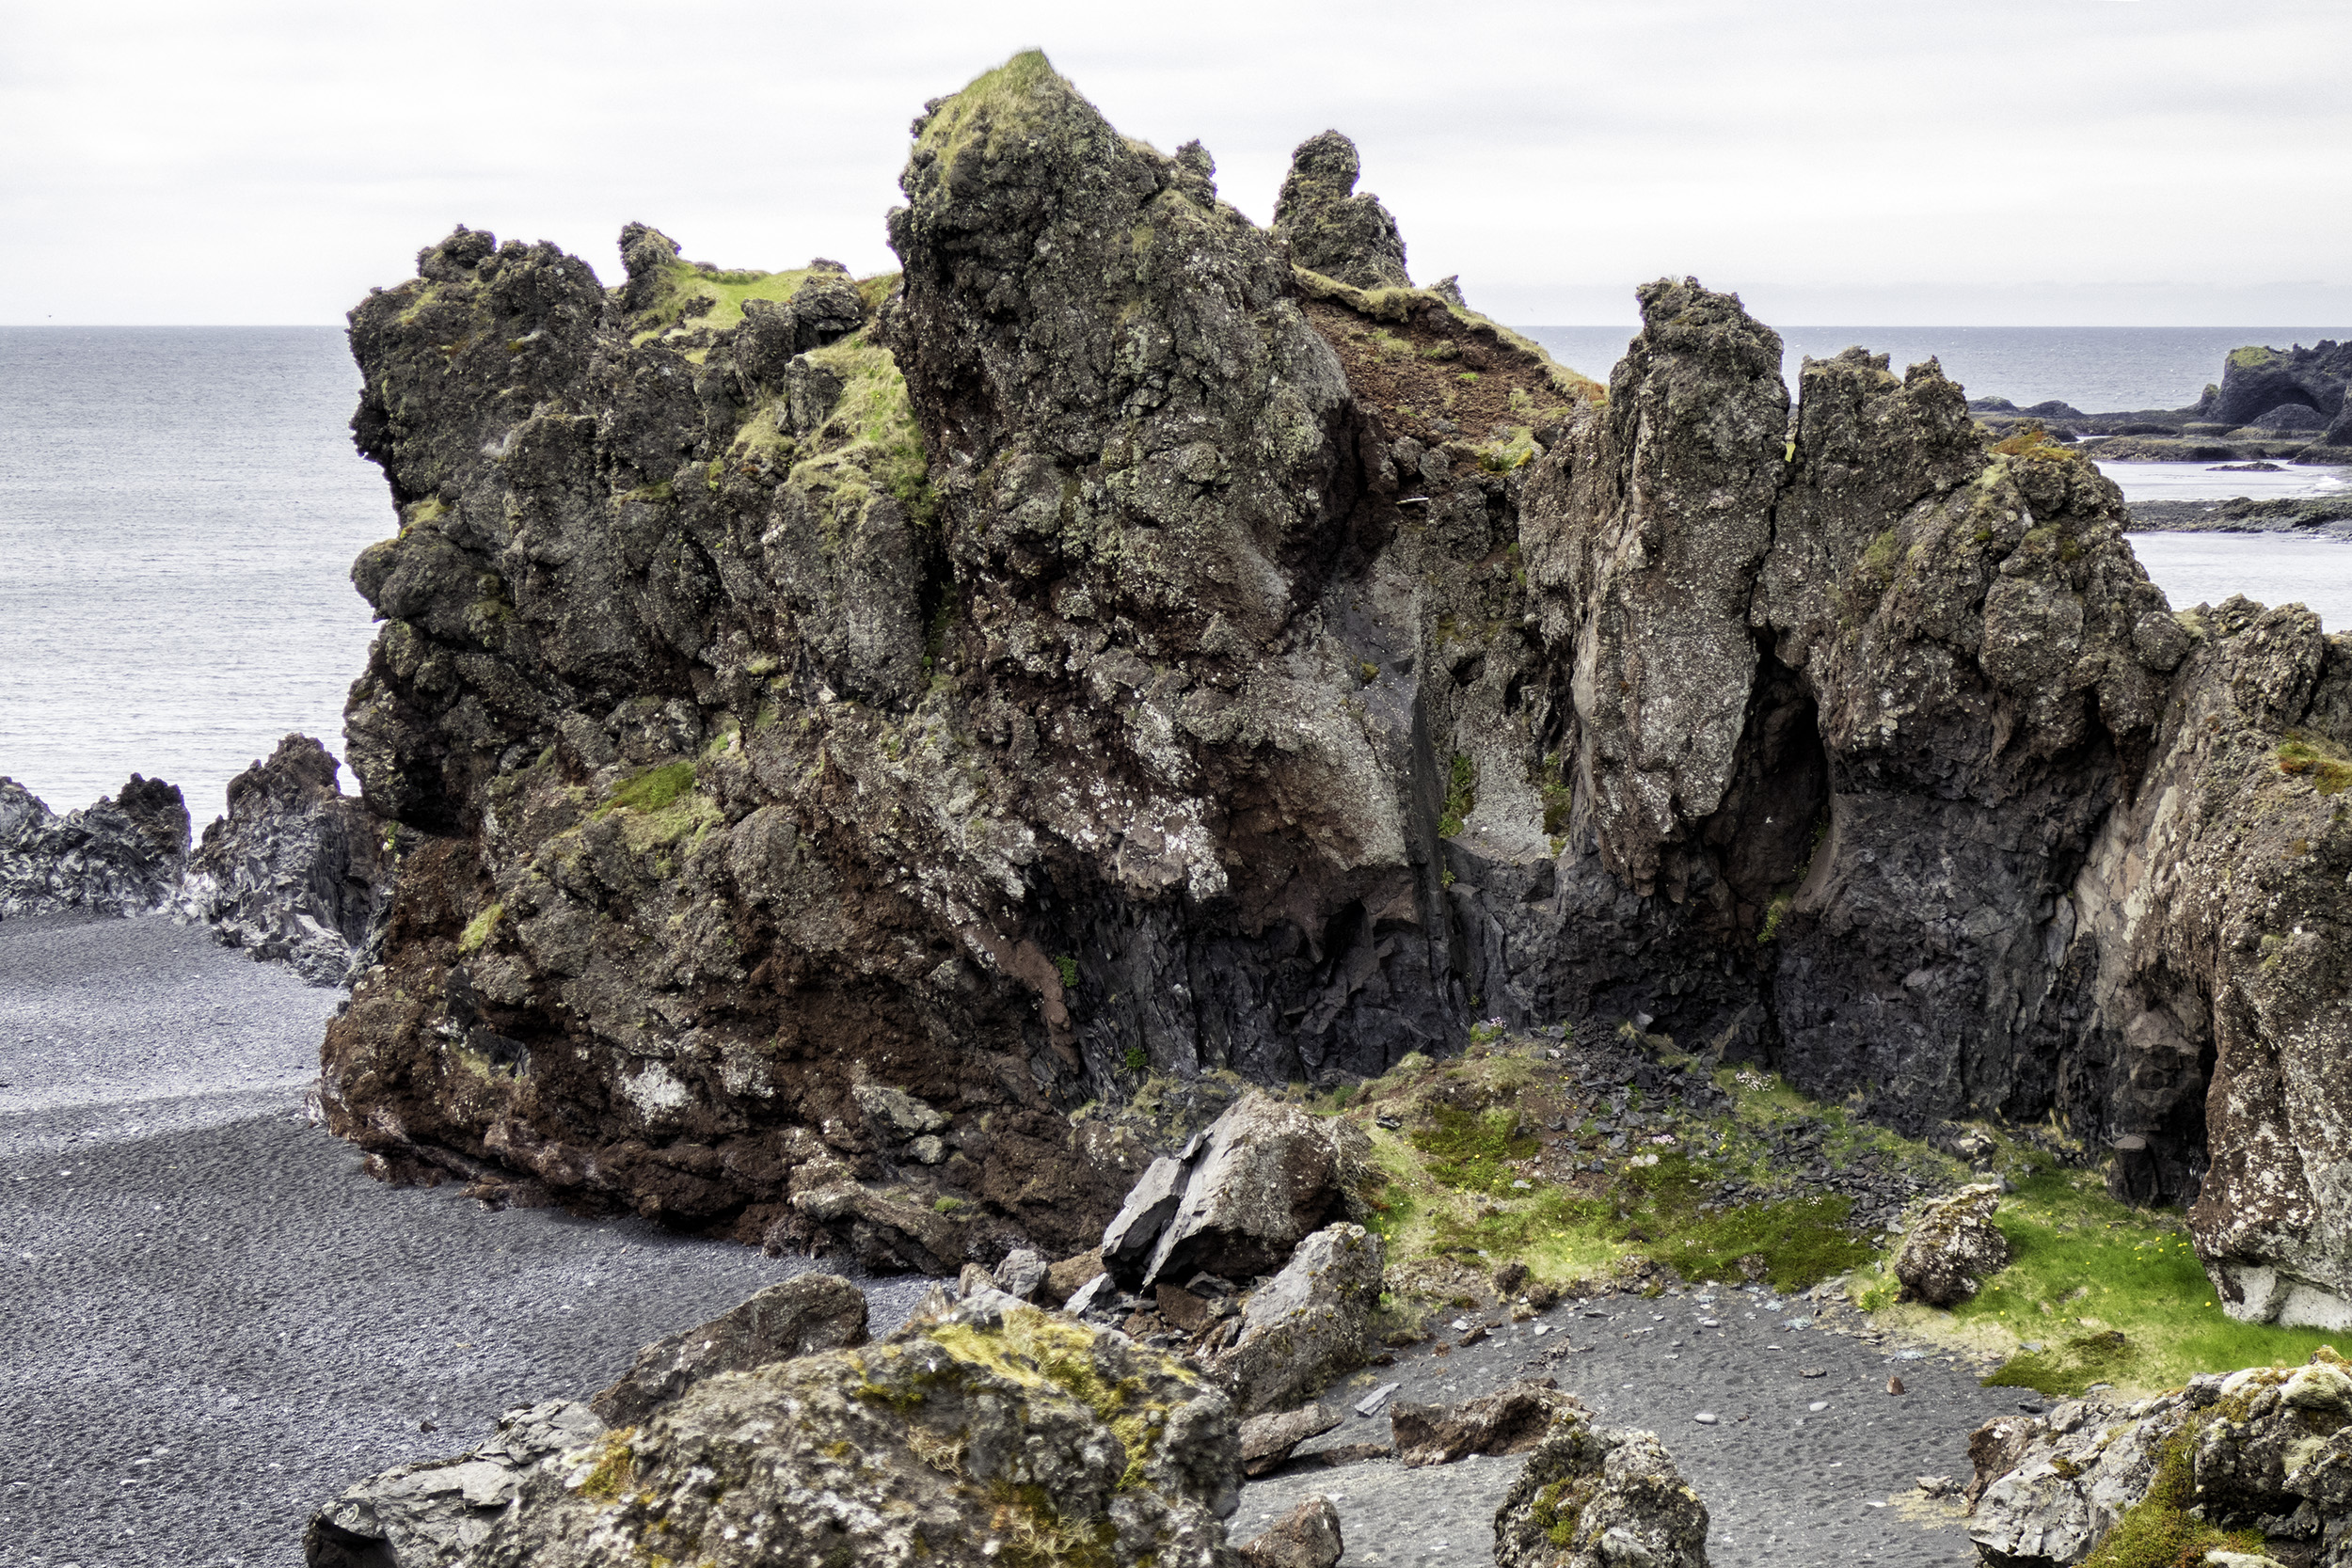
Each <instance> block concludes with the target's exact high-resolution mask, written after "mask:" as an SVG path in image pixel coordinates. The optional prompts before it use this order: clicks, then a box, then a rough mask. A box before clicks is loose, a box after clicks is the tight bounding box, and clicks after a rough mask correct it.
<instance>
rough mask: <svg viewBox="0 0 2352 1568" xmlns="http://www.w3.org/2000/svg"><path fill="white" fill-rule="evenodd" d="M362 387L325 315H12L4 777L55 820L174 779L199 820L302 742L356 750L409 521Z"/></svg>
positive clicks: (0, 705)
mask: <svg viewBox="0 0 2352 1568" xmlns="http://www.w3.org/2000/svg"><path fill="white" fill-rule="evenodd" d="M358 399H359V373H358V370H357V369H355V368H354V366H353V365H352V362H351V355H350V351H349V350H348V349H347V348H346V347H345V346H344V343H343V335H342V331H341V330H340V329H338V328H335V327H328V326H298V327H8V328H0V773H6V774H8V775H11V776H13V777H14V778H15V779H16V780H17V781H18V782H19V783H20V784H24V785H25V786H26V787H27V788H29V789H31V790H32V791H33V793H34V794H36V795H38V796H40V798H41V799H42V800H45V801H47V802H48V803H49V805H50V806H51V807H52V808H54V809H56V810H57V811H65V810H68V809H71V808H72V807H75V806H84V805H87V804H89V802H90V801H92V800H96V799H97V798H98V797H99V796H101V795H108V794H112V793H113V792H114V791H116V790H117V789H119V788H120V787H121V785H122V783H123V781H124V780H125V779H127V778H128V777H129V776H130V775H131V774H132V773H134V772H140V773H145V774H147V775H148V776H150V777H155V776H158V775H160V776H161V777H163V778H166V779H168V780H169V781H170V782H172V783H173V784H178V785H180V786H181V789H182V790H183V793H184V794H185V795H186V797H187V801H188V811H189V815H190V816H193V817H195V819H196V822H197V825H198V826H199V828H200V827H201V826H202V825H203V824H204V823H206V822H208V821H210V820H211V819H212V818H213V817H214V816H217V815H218V814H219V813H220V812H221V811H222V810H224V809H225V807H224V795H223V789H224V786H225V785H226V784H228V782H229V780H230V777H231V776H233V775H234V774H235V773H236V772H237V771H238V770H239V769H241V768H244V767H245V766H246V764H247V763H249V762H252V761H253V760H254V759H256V758H257V757H260V756H262V755H265V754H267V753H268V752H269V751H270V750H271V749H272V748H273V747H275V746H276V745H277V743H278V739H279V737H281V736H285V735H287V734H288V733H290V732H293V731H297V730H298V731H301V732H303V733H305V734H308V735H312V736H317V737H319V738H320V739H322V740H324V741H326V745H327V749H328V750H329V751H331V752H334V753H335V754H336V755H337V756H338V757H340V756H341V755H342V749H343V747H342V705H343V695H344V692H345V691H346V689H348V688H349V687H350V685H351V682H352V679H353V678H354V677H355V676H357V675H358V673H359V672H360V670H361V669H362V668H364V667H365V665H366V662H367V648H368V641H369V638H370V636H371V635H372V631H373V627H372V626H371V625H370V621H369V611H368V607H367V604H366V602H365V601H364V600H362V599H361V598H360V597H359V596H358V594H356V593H355V592H353V590H352V587H351V582H350V576H349V574H350V568H351V562H352V558H353V557H354V556H356V555H358V553H359V551H360V549H361V548H362V547H363V546H366V545H367V544H368V543H369V542H370V541H372V540H375V539H380V538H382V537H384V536H385V535H387V534H389V533H390V532H391V531H392V530H393V528H394V526H395V524H396V521H397V520H396V519H395V518H394V516H393V515H392V507H391V502H390V499H389V496H388V493H387V491H386V489H385V485H384V480H383V476H382V475H381V474H380V473H378V472H377V470H376V468H375V467H374V466H373V464H370V463H367V462H365V461H364V460H362V459H361V458H360V456H359V454H358V452H357V451H354V450H353V449H352V445H351V435H350V432H349V430H348V429H347V428H346V421H347V420H349V419H350V418H351V411H352V409H353V407H354V406H355V405H356V404H358ZM342 784H343V787H344V789H345V790H355V789H356V787H357V785H356V784H355V782H354V781H353V780H352V779H351V778H350V776H349V775H348V774H345V775H344V777H343V779H342Z"/></svg>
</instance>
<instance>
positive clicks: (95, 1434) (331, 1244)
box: [0, 917, 928, 1568]
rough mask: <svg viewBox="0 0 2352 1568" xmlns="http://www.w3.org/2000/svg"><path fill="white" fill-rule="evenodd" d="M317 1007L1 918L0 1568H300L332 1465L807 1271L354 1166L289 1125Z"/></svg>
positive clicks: (909, 1299) (899, 1284) (456, 1422)
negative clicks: (3, 1439) (308, 1525)
mask: <svg viewBox="0 0 2352 1568" xmlns="http://www.w3.org/2000/svg"><path fill="white" fill-rule="evenodd" d="M338 1000H339V993H338V992H335V991H332V990H317V989H313V988H311V987H310V986H306V985H304V984H303V983H302V982H301V981H300V980H299V979H298V978H296V977H295V976H294V974H291V973H290V972H288V971H287V970H285V969H282V968H280V967H278V966H277V965H273V964H256V963H254V962H253V961H252V960H251V959H250V958H246V957H245V956H244V955H242V954H239V953H234V952H230V951H229V950H227V949H224V948H221V947H217V946H215V945H214V943H213V942H211V940H210V939H209V937H208V936H206V935H205V933H203V932H201V931H198V930H190V929H186V928H183V927H177V926H175V925H173V924H172V923H171V922H169V921H167V920H127V921H100V922H88V921H75V920H72V919H70V918H66V917H40V918H34V919H21V920H9V921H6V922H0V1083H5V1084H6V1085H8V1087H6V1088H5V1089H0V1097H4V1098H0V1263H4V1264H5V1266H0V1432H6V1433H8V1445H9V1447H8V1452H9V1458H8V1464H7V1465H5V1466H0V1565H5V1568H68V1565H78V1568H148V1565H152V1568H299V1565H300V1563H301V1561H302V1527H303V1524H304V1522H305V1520H307V1519H308V1518H309V1516H310V1511H311V1510H313V1509H315V1508H316V1507H318V1506H319V1504H321V1503H322V1502H325V1501H326V1499H327V1498H328V1497H333V1496H334V1495H335V1494H336V1493H338V1492H340V1491H342V1488H343V1487H345V1486H346V1485H348V1484H350V1483H351V1482H352V1481H358V1480H359V1479H360V1478H362V1477H364V1476H368V1475H373V1473H375V1472H376V1471H378V1470H381V1469H385V1468H387V1467H389V1466H390V1465H399V1464H403V1463H405V1462H406V1461H408V1460H412V1459H424V1458H431V1457H437V1456H441V1455H446V1454H453V1453H455V1452H457V1451H459V1450H460V1449H466V1448H469V1447H470V1446H471V1445H473V1444H474V1443H476V1442H479V1441H480V1440H481V1439H482V1438H483V1437H485V1436H486V1435H487V1434H488V1433H489V1431H490V1427H491V1423H492V1422H493V1420H494V1419H495V1418H496V1417H497V1416H498V1414H499V1413H500V1412H501V1410H504V1409H506V1408H508V1407H509V1406H512V1405H516V1404H522V1403H526V1402H532V1401H535V1400H540V1399H545V1398H548V1397H552V1396H569V1397H573V1398H582V1399H584V1398H586V1397H587V1396H588V1395H590V1394H592V1393H594V1392H595V1391H596V1390H597V1389H598V1388H601V1387H603V1386H605V1385H606V1384H608V1383H610V1382H612V1379H613V1378H614V1377H616V1376H618V1375H619V1374H620V1373H621V1372H622V1371H624V1370H627V1369H628V1366H629V1364H630V1362H631V1360H632V1359H633V1358H634V1356H635V1354H636V1352H637V1349H638V1347H639V1346H640V1345H643V1344H645V1343H647V1342H649V1341H651V1340H654V1339H658V1338H661V1337H662V1336H664V1335H666V1334H670V1333H674V1332H675V1331H676V1330H677V1329H679V1328H681V1327H685V1326H687V1325H689V1324H691V1323H700V1322H702V1321H703V1320H705V1319H707V1318H709V1317H712V1316H714V1315H716V1314H717V1313H718V1312H721V1311H723V1310H724V1309H725V1308H727V1307H732V1306H734V1305H735V1304H736V1303H737V1302H739V1301H740V1300H741V1299H742V1298H743V1297H745V1296H747V1295H749V1294H751V1293H752V1291H755V1290H757V1289H759V1288H760V1287H761V1286H764V1285H770V1284H773V1283H774V1282H775V1281H776V1280H778V1279H780V1278H782V1277H784V1276H785V1275H788V1274H790V1273H793V1272H795V1271H796V1270H798V1269H803V1268H806V1267H808V1266H810V1265H808V1264H807V1263H805V1262H791V1261H783V1260H778V1259H770V1258H765V1257H763V1256H761V1255H760V1254H759V1253H758V1252H756V1251H755V1250H753V1249H751V1248H748V1247H740V1246H735V1245H731V1244H728V1243H709V1242H695V1241H691V1240H686V1239H682V1238H679V1237H675V1236H669V1235H665V1234H663V1233H662V1232H661V1231H660V1230H659V1229H657V1228H656V1227H652V1226H649V1225H645V1224H643V1223H641V1222H638V1221H635V1220H582V1219H575V1218H572V1217H570V1216H569V1215H566V1214H564V1213H561V1212H554V1211H547V1210H538V1211H521V1210H516V1211H509V1212H505V1213H491V1212H487V1211H485V1209H484V1208H483V1207H482V1206H481V1205H480V1204H478V1203H475V1202H473V1201H472V1200H470V1199H469V1198H465V1197H463V1196H460V1195H459V1192H458V1189H457V1188H456V1187H455V1186H454V1185H451V1186H444V1187H440V1188H437V1189H431V1190H420V1189H415V1188H406V1189H403V1188H394V1187H387V1186H385V1185H383V1184H382V1183H380V1182H377V1181H373V1180H370V1179H368V1178H367V1177H366V1176H364V1175H362V1174H360V1172H359V1168H358V1167H359V1161H358V1154H357V1152H356V1151H355V1150H353V1149H352V1148H350V1147H349V1146H348V1145H345V1144H342V1143H340V1142H338V1141H337V1140H335V1139H334V1138H331V1137H329V1136H328V1135H327V1134H326V1132H323V1131H321V1130H319V1129H317V1128H315V1127H312V1126H310V1124H309V1123H308V1121H307V1120H306V1119H305V1117H303V1114H302V1100H303V1092H304V1088H305V1086H306V1085H308V1084H309V1082H310V1080H311V1079H312V1078H314V1077H315V1076H316V1074H317V1071H318V1043H319V1035H320V1032H321V1030H322V1029H323V1027H324V1025H325V1023H326V1017H327V1014H328V1013H329V1012H330V1011H331V1010H332V1009H333V1007H334V1006H335V1004H336V1002H337V1001H338ZM927 1288H928V1282H927V1281H922V1280H912V1279H910V1280H903V1281H899V1280H894V1281H890V1282H888V1283H887V1284H886V1285H885V1286H882V1287H878V1288H876V1289H875V1290H873V1291H869V1292H868V1293H869V1297H871V1299H872V1301H873V1320H874V1324H875V1328H876V1331H877V1332H880V1331H881V1330H882V1329H883V1328H885V1327H887V1326H889V1325H890V1324H892V1323H897V1322H898V1321H901V1320H902V1319H903V1318H904V1317H905V1315H906V1312H907V1310H908V1308H909V1307H911V1306H912V1305H913V1303H914V1299H915V1298H916V1297H918V1296H919V1295H920V1294H921V1292H922V1291H924V1290H925V1289H927ZM426 1422H431V1423H432V1425H433V1428H434V1430H432V1431H425V1430H422V1428H423V1426H424V1423H426Z"/></svg>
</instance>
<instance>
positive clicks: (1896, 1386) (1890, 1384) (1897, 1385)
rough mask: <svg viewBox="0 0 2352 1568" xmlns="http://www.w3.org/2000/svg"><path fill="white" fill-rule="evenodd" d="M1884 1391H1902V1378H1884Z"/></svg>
mask: <svg viewBox="0 0 2352 1568" xmlns="http://www.w3.org/2000/svg"><path fill="white" fill-rule="evenodd" d="M1886 1391H1887V1392H1888V1393H1890V1394H1899V1393H1901V1392H1902V1391H1903V1380H1902V1379H1901V1378H1899V1377H1890V1378H1888V1379H1887V1380H1886Z"/></svg>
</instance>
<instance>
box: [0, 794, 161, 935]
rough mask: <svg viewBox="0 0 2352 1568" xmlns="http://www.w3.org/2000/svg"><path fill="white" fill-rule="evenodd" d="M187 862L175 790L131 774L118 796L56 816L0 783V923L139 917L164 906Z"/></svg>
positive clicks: (45, 807)
mask: <svg viewBox="0 0 2352 1568" xmlns="http://www.w3.org/2000/svg"><path fill="white" fill-rule="evenodd" d="M187 859H188V808H187V803H186V802H185V801H184V800H182V799H181V798H180V790H179V787H178V786H177V785H175V784H166V783H164V781H163V780H161V779H144V778H141V777H140V776H139V775H138V774H136V773H134V774H132V775H131V782H130V783H128V784H124V785H123V786H122V789H121V792H120V793H119V794H117V795H112V796H108V797H106V798H104V799H103V800H98V801H97V802H96V803H94V804H92V805H88V806H85V807H83V808H82V809H81V810H79V811H70V812H68V813H66V814H65V815H64V816H58V815H57V814H56V812H53V811H51V810H50V809H49V807H48V806H47V805H46V804H44V803H43V802H42V801H41V800H40V799H39V798H37V797H36V796H35V795H34V794H33V792H32V791H31V790H28V789H26V788H25V787H24V785H23V784H18V783H17V782H16V781H15V780H14V779H6V778H0V919H5V918H7V917H8V916H9V915H17V914H53V913H56V912H57V911H61V910H87V911H90V912H91V913H94V914H115V915H121V914H145V913H148V912H150V911H153V910H156V909H159V908H161V907H163V906H164V905H165V904H167V903H168V902H169V901H170V899H171V895H172V894H173V893H174V892H175V891H176V890H177V889H178V887H179V884H180V873H181V869H182V868H183V866H185V865H186V863H187Z"/></svg>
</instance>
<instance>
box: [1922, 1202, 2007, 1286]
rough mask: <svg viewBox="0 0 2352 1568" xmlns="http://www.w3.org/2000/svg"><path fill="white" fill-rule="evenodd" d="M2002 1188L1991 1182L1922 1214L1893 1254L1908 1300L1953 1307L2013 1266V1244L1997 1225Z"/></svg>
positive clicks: (1931, 1205)
mask: <svg viewBox="0 0 2352 1568" xmlns="http://www.w3.org/2000/svg"><path fill="white" fill-rule="evenodd" d="M2000 1201H2001V1189H2000V1188H1999V1186H1997V1185H1995V1184H1994V1183H1991V1182H1979V1183H1977V1184H1975V1185H1973V1186H1968V1187H1963V1188H1962V1189H1961V1190H1960V1191H1959V1192H1957V1193H1954V1194H1952V1195H1950V1196H1947V1197H1940V1198H1935V1199H1933V1200H1931V1202H1929V1203H1928V1204H1927V1206H1926V1207H1925V1208H1923V1209H1922V1210H1921V1211H1920V1212H1919V1217H1918V1218H1917V1219H1916V1220H1915V1221H1914V1222H1913V1223H1912V1226H1911V1229H1910V1231H1909V1232H1908V1233H1907V1234H1906V1235H1905V1236H1904V1237H1903V1244H1902V1245H1901V1246H1900V1247H1899V1248H1898V1249H1897V1251H1896V1253H1895V1277H1897V1278H1898V1279H1900V1280H1901V1281H1902V1282H1903V1291H1904V1293H1905V1294H1906V1295H1907V1296H1912V1297H1915V1298H1916V1299H1918V1300H1920V1301H1924V1302H1926V1303H1927V1304H1928V1305H1929V1306H1931V1307H1949V1306H1951V1305H1952V1304H1953V1303H1955V1302H1960V1301H1965V1300H1967V1299H1968V1298H1969V1297H1970V1296H1973V1295H1975V1294H1976V1293H1977V1291H1978V1290H1979V1287H1980V1286H1981V1285H1982V1283H1983V1279H1984V1276H1985V1275H1990V1274H1993V1273H1995V1272H1997V1271H1998V1270H2000V1269H2003V1268H2006V1267H2007V1266H2008V1265H2009V1241H2008V1238H2006V1237H2004V1236H2003V1235H2002V1234H2001V1230H2000V1227H1998V1226H1996V1225H1994V1223H1993V1212H1994V1209H1996V1208H1998V1207H1999V1205H2000Z"/></svg>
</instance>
